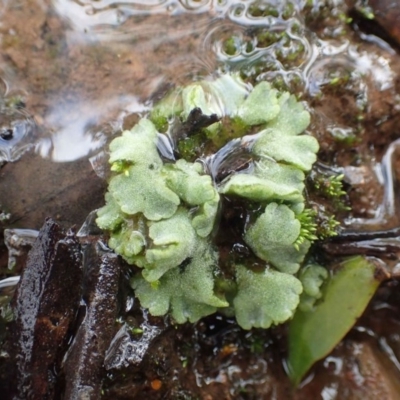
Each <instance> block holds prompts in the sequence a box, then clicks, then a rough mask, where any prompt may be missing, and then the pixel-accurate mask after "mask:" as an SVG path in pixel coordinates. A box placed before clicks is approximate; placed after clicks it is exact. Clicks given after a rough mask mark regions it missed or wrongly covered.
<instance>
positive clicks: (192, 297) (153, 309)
mask: <svg viewBox="0 0 400 400" xmlns="http://www.w3.org/2000/svg"><path fill="white" fill-rule="evenodd" d="M188 261H189V263H188V265H187V266H185V267H182V268H174V269H172V270H170V271H168V272H167V273H166V274H165V275H163V277H162V278H161V279H160V281H159V284H158V285H152V284H150V283H149V282H147V281H145V280H144V279H143V278H142V277H140V276H137V277H135V278H134V279H133V280H132V282H131V284H132V287H133V289H134V290H135V294H136V296H138V298H139V300H140V304H141V305H142V306H143V307H145V308H148V309H149V311H150V314H152V315H155V316H160V315H165V314H166V313H167V312H170V314H171V316H172V317H173V318H174V320H175V321H176V322H177V323H180V324H183V323H184V322H186V321H190V322H196V321H198V320H199V319H200V318H202V317H204V316H207V315H210V314H213V313H214V312H215V311H216V310H217V308H219V307H227V306H228V305H229V304H228V303H227V302H226V301H225V300H224V299H221V298H219V297H218V296H216V295H215V294H214V276H213V271H214V269H215V267H216V265H217V262H218V261H217V255H216V253H215V252H214V251H213V250H212V249H211V248H210V245H209V244H207V243H206V242H205V241H201V242H199V244H198V247H197V249H196V252H195V254H193V257H192V258H191V259H189V260H188Z"/></svg>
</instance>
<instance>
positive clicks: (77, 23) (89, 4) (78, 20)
mask: <svg viewBox="0 0 400 400" xmlns="http://www.w3.org/2000/svg"><path fill="white" fill-rule="evenodd" d="M234 3H237V1H221V0H179V1H178V0H139V1H138V0H128V1H124V2H119V1H115V0H100V1H93V0H86V1H73V0H53V7H54V8H55V9H56V11H57V12H58V14H59V15H61V16H62V17H63V18H65V19H66V20H68V21H69V22H70V24H71V26H72V27H74V28H75V29H77V30H79V31H82V30H83V31H85V30H89V29H90V28H93V27H96V26H97V27H98V26H101V25H111V26H118V25H121V24H123V23H124V22H125V21H126V20H127V19H128V18H129V17H131V16H146V15H152V14H160V13H161V14H165V13H167V14H170V15H178V14H182V13H187V12H190V13H204V12H211V13H218V14H220V13H224V12H226V11H227V10H228V9H229V7H230V6H231V5H232V4H234ZM154 29H155V30H156V29H157V27H156V26H155V27H154Z"/></svg>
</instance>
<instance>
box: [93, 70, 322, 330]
mask: <svg viewBox="0 0 400 400" xmlns="http://www.w3.org/2000/svg"><path fill="white" fill-rule="evenodd" d="M195 112H196V113H197V114H199V113H200V116H201V117H200V118H203V119H204V120H205V121H208V120H209V121H211V122H209V123H200V122H199V121H200V120H195V121H193V115H194V113H195ZM210 116H213V118H209V117H210ZM188 121H189V122H188ZM213 121H216V122H213ZM309 122H310V115H309V113H308V112H307V111H306V110H305V109H304V107H303V105H302V104H301V103H299V102H298V101H297V100H296V98H295V97H294V96H293V95H290V94H289V93H286V92H285V93H280V92H278V91H277V90H275V89H273V88H272V87H271V85H270V84H269V83H267V82H261V83H258V84H257V85H256V86H254V87H251V86H250V85H246V84H245V83H244V82H243V81H242V80H241V79H240V78H239V77H238V76H236V75H228V74H227V75H223V76H221V77H219V78H218V79H215V80H212V81H201V82H197V83H193V84H191V85H189V86H187V87H185V88H178V89H176V90H175V91H174V92H173V93H170V94H169V95H168V96H167V97H166V98H165V99H164V100H162V101H161V102H159V103H158V104H156V105H155V107H154V109H153V110H152V112H151V113H150V114H149V115H148V116H147V118H143V119H141V120H140V121H139V123H138V124H137V125H135V126H134V127H133V128H132V130H130V131H125V132H123V134H122V136H120V137H117V138H116V139H114V140H113V141H112V142H111V145H110V160H109V161H110V164H111V170H112V171H114V175H113V177H112V178H111V180H110V182H109V187H108V192H107V194H106V205H105V206H104V207H102V208H101V209H99V210H98V218H97V224H98V225H99V227H100V228H102V229H104V230H108V231H109V232H110V240H109V246H110V247H111V248H112V249H114V250H115V252H117V253H118V254H120V255H121V256H122V257H123V258H124V259H125V260H126V261H127V262H128V263H129V264H132V265H135V266H136V267H139V268H140V269H141V273H136V275H134V277H133V279H132V282H131V284H132V287H133V288H134V290H135V294H136V296H137V297H138V298H139V300H140V303H141V305H142V306H143V307H145V308H148V309H149V311H150V313H151V314H152V315H165V314H167V313H169V314H170V315H171V316H172V318H173V319H174V320H175V321H176V322H178V323H184V322H186V321H190V322H195V321H197V320H198V319H200V318H201V317H203V316H206V315H209V314H212V313H214V312H216V311H217V310H221V311H222V310H226V311H228V312H229V313H230V314H231V315H232V314H234V315H235V316H236V319H237V321H238V323H239V324H240V325H241V326H242V327H243V328H245V329H250V328H251V327H262V328H268V327H270V326H271V325H272V324H279V323H282V322H284V321H286V320H288V319H289V318H291V317H292V316H293V313H294V311H295V310H296V308H297V307H298V306H299V304H300V295H301V294H302V293H303V292H306V293H305V294H306V301H307V304H308V305H310V306H312V302H313V300H312V299H316V298H318V296H319V287H320V285H321V283H322V277H324V276H325V273H324V272H323V271H325V270H323V269H321V267H318V266H311V267H310V266H308V267H307V270H305V272H304V273H302V272H301V271H302V269H301V266H302V263H303V261H304V258H305V256H306V254H307V252H308V250H309V247H310V245H311V240H312V238H313V237H312V235H310V236H309V237H303V236H302V232H305V231H306V230H305V229H303V230H302V222H301V221H302V220H305V218H301V217H300V216H301V215H302V213H304V212H306V211H307V209H306V208H305V198H304V180H305V173H306V172H308V171H309V170H310V169H311V167H312V165H313V163H314V162H315V161H316V153H317V151H318V142H317V140H316V139H315V138H314V137H312V136H310V135H308V134H306V133H305V130H306V128H307V127H308V125H309ZM196 124H197V125H198V126H197V125H196ZM227 126H228V127H229V129H228V128H227ZM190 130H192V131H191V132H189V131H190ZM176 132H179V134H176ZM196 135H198V136H197V137H201V138H204V140H205V141H208V142H210V143H211V146H214V147H218V146H229V145H230V144H231V142H230V140H232V141H237V143H239V145H238V146H236V147H235V146H233V147H232V148H233V149H234V150H233V151H237V149H239V148H240V143H241V142H243V143H246V146H247V153H248V158H249V160H250V161H249V165H250V167H248V168H245V169H242V170H239V171H236V170H232V171H230V172H229V173H228V174H227V175H226V176H225V177H223V178H222V180H220V181H219V180H215V179H214V178H215V177H214V176H211V174H210V173H209V168H207V167H206V165H207V159H210V157H212V155H210V154H204V155H203V157H202V156H201V155H200V157H194V160H193V159H190V157H187V158H186V159H185V157H184V154H180V155H179V154H178V156H177V157H176V159H172V158H173V157H171V159H167V157H165V156H162V154H161V153H160V151H159V144H160V142H164V143H168V142H172V143H174V144H173V145H172V147H174V150H175V153H179V150H177V149H179V148H180V143H183V141H186V142H185V145H186V147H185V149H186V150H188V146H187V145H189V150H188V152H187V154H193V151H195V150H196V149H191V148H190V144H191V143H198V142H199V141H197V142H196V141H195V140H194V139H193V138H196ZM199 135H201V136H199ZM230 138H235V139H230ZM191 140H193V142H191ZM221 143H222V145H221ZM235 143H236V142H235ZM193 146H194V145H193ZM235 149H236V150H235ZM186 150H185V151H186ZM218 150H220V149H218V148H217V149H215V151H218ZM185 154H186V153H185ZM196 158H199V159H196ZM222 196H224V197H227V198H231V199H243V203H244V204H246V202H247V203H248V204H252V205H253V207H254V205H255V204H256V205H258V206H259V207H258V209H259V211H258V214H257V215H256V217H255V218H253V220H252V221H250V222H249V223H248V224H245V226H244V228H243V232H242V240H243V243H244V244H245V245H247V246H248V248H249V249H251V251H252V252H253V253H254V257H257V258H258V259H259V263H258V264H259V265H263V268H262V270H257V271H255V270H254V269H252V268H249V266H247V265H246V263H245V262H244V261H243V260H241V261H237V262H234V263H233V265H231V272H232V273H230V274H228V276H229V277H226V275H224V274H223V271H222V270H221V266H220V260H219V258H220V255H219V249H218V246H217V245H216V244H215V243H214V240H213V239H214V237H215V234H216V231H217V229H218V219H219V218H221V214H224V213H225V212H226V211H227V210H225V209H224V206H223V202H222V201H221V198H222ZM313 271H314V272H313ZM301 277H304V283H302V278H301ZM221 281H222V282H224V281H225V282H224V284H220V282H221ZM304 285H305V286H304ZM305 289H307V290H305ZM303 297H304V293H303Z"/></svg>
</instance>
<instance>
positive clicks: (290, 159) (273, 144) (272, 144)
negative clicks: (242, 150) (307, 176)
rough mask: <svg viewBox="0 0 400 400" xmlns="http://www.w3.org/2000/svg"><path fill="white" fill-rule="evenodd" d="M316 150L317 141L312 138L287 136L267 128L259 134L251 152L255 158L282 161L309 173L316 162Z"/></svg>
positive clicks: (317, 147) (317, 146)
mask: <svg viewBox="0 0 400 400" xmlns="http://www.w3.org/2000/svg"><path fill="white" fill-rule="evenodd" d="M318 149H319V145H318V141H317V139H315V138H314V137H312V136H308V135H300V136H289V135H285V133H284V131H279V130H272V129H270V128H267V129H266V130H264V131H262V132H260V137H259V138H258V139H257V141H256V142H255V144H254V146H253V148H252V152H253V154H255V155H256V156H259V157H266V158H272V159H274V160H276V161H283V162H285V163H289V164H292V165H294V166H296V167H298V168H300V169H301V170H303V171H309V170H310V169H311V167H312V165H313V164H314V163H315V161H316V160H317V156H316V153H317V151H318Z"/></svg>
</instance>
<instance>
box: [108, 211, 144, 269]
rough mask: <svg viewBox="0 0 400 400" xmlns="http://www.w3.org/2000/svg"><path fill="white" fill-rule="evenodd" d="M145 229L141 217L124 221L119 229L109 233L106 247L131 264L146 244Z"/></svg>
mask: <svg viewBox="0 0 400 400" xmlns="http://www.w3.org/2000/svg"><path fill="white" fill-rule="evenodd" d="M145 231H146V228H145V222H144V220H143V217H142V216H139V217H135V218H132V219H129V220H128V219H127V220H125V221H124V222H123V223H122V225H121V226H120V228H119V229H117V230H114V231H113V232H112V233H111V237H110V240H109V242H108V245H109V246H110V247H111V248H112V249H114V250H115V251H116V252H117V253H118V254H120V255H121V256H122V257H123V258H124V259H125V260H126V261H127V262H128V263H131V264H133V263H134V260H135V259H136V256H137V255H138V254H139V253H141V252H142V250H143V248H144V246H145V244H146V232H145Z"/></svg>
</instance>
